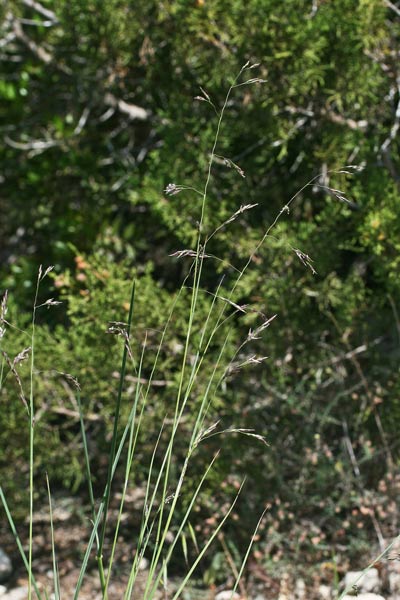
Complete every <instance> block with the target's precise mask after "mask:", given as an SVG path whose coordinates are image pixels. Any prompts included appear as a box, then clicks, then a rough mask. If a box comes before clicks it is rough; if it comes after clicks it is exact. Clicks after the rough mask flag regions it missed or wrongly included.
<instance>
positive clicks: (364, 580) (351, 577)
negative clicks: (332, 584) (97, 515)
mask: <svg viewBox="0 0 400 600" xmlns="http://www.w3.org/2000/svg"><path fill="white" fill-rule="evenodd" d="M353 584H355V585H357V589H358V591H359V596H360V592H379V591H380V589H381V581H380V579H379V572H378V569H370V570H369V571H367V572H366V573H364V574H362V571H349V572H348V573H346V576H345V578H344V587H345V589H347V588H351V587H352V585H353ZM371 600H374V599H373V598H371Z"/></svg>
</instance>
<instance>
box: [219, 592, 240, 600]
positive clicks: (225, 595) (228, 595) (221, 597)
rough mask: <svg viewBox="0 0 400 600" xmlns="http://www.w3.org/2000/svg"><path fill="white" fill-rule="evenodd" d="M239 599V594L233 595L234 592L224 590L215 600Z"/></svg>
mask: <svg viewBox="0 0 400 600" xmlns="http://www.w3.org/2000/svg"><path fill="white" fill-rule="evenodd" d="M239 598H240V596H239V594H237V593H236V592H235V593H233V590H224V591H223V592H219V593H218V594H217V595H216V596H215V600H231V599H232V600H239Z"/></svg>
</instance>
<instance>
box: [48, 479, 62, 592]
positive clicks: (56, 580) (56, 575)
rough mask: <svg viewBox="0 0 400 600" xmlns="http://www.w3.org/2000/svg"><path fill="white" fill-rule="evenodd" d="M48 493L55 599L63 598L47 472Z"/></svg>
mask: <svg viewBox="0 0 400 600" xmlns="http://www.w3.org/2000/svg"><path fill="white" fill-rule="evenodd" d="M46 484H47V495H48V498H49V514H50V532H51V556H52V560H53V579H54V600H61V596H60V584H59V579H58V569H57V561H56V548H55V543H54V525H53V508H52V503H51V492H50V482H49V477H48V475H47V473H46Z"/></svg>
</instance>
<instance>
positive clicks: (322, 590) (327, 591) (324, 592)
mask: <svg viewBox="0 0 400 600" xmlns="http://www.w3.org/2000/svg"><path fill="white" fill-rule="evenodd" d="M318 595H319V597H320V598H321V600H331V598H332V589H331V588H330V587H329V585H323V584H322V585H320V586H319V588H318Z"/></svg>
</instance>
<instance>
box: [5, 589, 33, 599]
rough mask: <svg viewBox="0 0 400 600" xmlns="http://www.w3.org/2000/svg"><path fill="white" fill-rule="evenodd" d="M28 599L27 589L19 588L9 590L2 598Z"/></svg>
mask: <svg viewBox="0 0 400 600" xmlns="http://www.w3.org/2000/svg"><path fill="white" fill-rule="evenodd" d="M27 597H28V588H27V587H18V588H14V589H13V590H9V591H8V592H6V593H5V594H3V595H2V596H1V600H26V599H27Z"/></svg>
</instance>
